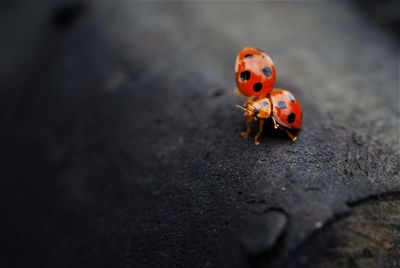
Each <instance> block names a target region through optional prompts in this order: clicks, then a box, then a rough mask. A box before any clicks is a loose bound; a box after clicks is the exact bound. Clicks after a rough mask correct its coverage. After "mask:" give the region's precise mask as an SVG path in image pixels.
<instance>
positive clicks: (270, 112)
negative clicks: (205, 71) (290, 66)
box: [235, 47, 303, 145]
mask: <svg viewBox="0 0 400 268" xmlns="http://www.w3.org/2000/svg"><path fill="white" fill-rule="evenodd" d="M235 78H236V84H237V93H239V94H240V95H242V96H244V97H248V99H247V100H246V101H245V102H244V107H241V106H239V107H240V108H242V109H244V110H245V113H244V116H245V117H246V118H247V127H246V130H244V131H242V132H241V135H242V136H244V137H247V136H248V135H249V133H250V126H251V123H252V122H254V121H256V120H258V121H259V131H258V133H257V135H256V137H255V144H257V145H258V144H260V137H261V133H262V130H263V127H264V121H265V119H267V118H272V121H273V123H274V126H275V128H276V129H278V128H279V129H281V130H283V131H285V132H286V133H287V135H288V136H289V137H290V138H291V139H292V141H296V140H297V137H296V136H294V135H293V134H292V133H291V132H289V131H288V130H289V129H293V130H299V129H300V128H301V124H302V120H303V112H302V109H301V104H300V102H299V101H298V100H297V99H296V98H295V97H294V95H293V94H292V93H291V92H289V91H287V90H284V89H274V85H275V79H276V71H275V66H274V63H273V62H272V60H271V58H270V57H269V56H268V55H267V54H266V53H265V52H263V51H261V50H259V49H256V48H252V47H245V48H243V49H242V50H241V51H240V52H239V53H238V55H237V57H236V65H235Z"/></svg>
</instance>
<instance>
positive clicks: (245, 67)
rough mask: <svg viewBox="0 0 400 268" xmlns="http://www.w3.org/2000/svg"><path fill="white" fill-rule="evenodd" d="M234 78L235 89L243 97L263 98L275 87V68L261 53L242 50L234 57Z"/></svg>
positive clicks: (248, 49) (250, 48)
mask: <svg viewBox="0 0 400 268" xmlns="http://www.w3.org/2000/svg"><path fill="white" fill-rule="evenodd" d="M235 77H236V84H237V87H238V89H239V91H240V93H242V94H243V95H244V96H246V97H251V96H264V95H265V94H267V93H270V92H271V91H272V89H273V88H274V85H275V77H276V74H275V66H274V63H273V62H272V60H271V58H270V57H269V56H268V55H267V54H266V53H265V52H263V51H261V50H259V49H257V48H253V47H245V48H243V49H242V50H241V51H240V52H239V53H238V55H237V57H236V65H235Z"/></svg>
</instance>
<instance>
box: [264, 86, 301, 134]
mask: <svg viewBox="0 0 400 268" xmlns="http://www.w3.org/2000/svg"><path fill="white" fill-rule="evenodd" d="M270 96H271V100H272V107H273V108H272V116H273V117H274V118H275V120H276V121H277V122H278V123H279V124H280V125H282V126H285V127H287V128H293V129H300V128H301V124H302V121H303V111H302V109H301V105H300V102H299V101H298V100H297V99H296V98H295V97H294V96H293V94H292V93H290V92H289V91H287V90H284V89H274V90H273V91H272V92H271V94H270Z"/></svg>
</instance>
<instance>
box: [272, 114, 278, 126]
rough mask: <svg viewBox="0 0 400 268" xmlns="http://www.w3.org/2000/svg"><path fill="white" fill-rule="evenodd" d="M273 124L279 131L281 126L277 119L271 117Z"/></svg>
mask: <svg viewBox="0 0 400 268" xmlns="http://www.w3.org/2000/svg"><path fill="white" fill-rule="evenodd" d="M271 118H272V122H274V128H275V129H277V128H278V127H279V124H278V123H277V122H276V120H275V118H274V117H273V116H271Z"/></svg>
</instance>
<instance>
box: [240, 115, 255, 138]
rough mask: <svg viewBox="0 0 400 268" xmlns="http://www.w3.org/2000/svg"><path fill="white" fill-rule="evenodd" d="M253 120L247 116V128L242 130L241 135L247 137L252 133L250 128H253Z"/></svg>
mask: <svg viewBox="0 0 400 268" xmlns="http://www.w3.org/2000/svg"><path fill="white" fill-rule="evenodd" d="M251 122H253V119H251V118H247V120H246V129H245V130H243V131H242V132H240V135H241V136H242V137H244V138H247V136H249V134H250V128H251Z"/></svg>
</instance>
